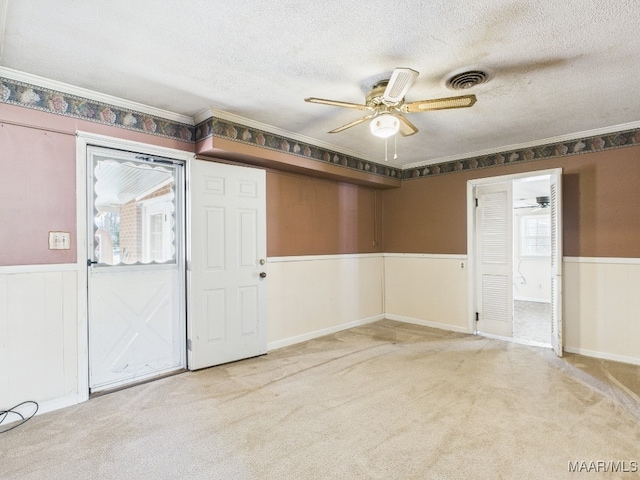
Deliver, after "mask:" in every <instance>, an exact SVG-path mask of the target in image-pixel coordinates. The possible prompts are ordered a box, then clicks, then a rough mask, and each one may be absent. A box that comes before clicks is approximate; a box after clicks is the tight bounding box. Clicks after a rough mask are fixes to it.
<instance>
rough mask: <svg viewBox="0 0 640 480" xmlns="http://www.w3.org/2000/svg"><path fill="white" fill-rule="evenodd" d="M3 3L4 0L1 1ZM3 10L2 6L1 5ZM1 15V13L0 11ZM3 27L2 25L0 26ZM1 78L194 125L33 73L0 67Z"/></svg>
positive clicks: (174, 115)
mask: <svg viewBox="0 0 640 480" xmlns="http://www.w3.org/2000/svg"><path fill="white" fill-rule="evenodd" d="M0 1H2V0H0ZM0 8H1V5H0ZM0 14H1V11H0ZM0 27H1V25H0ZM1 40H2V39H1V38H0V41H1ZM0 77H6V78H9V79H11V80H15V81H17V82H23V83H28V84H31V85H37V86H38V87H42V88H47V89H49V90H54V91H56V92H62V93H66V94H68V95H74V96H77V97H82V98H87V99H90V100H93V101H95V102H100V103H104V104H107V105H113V106H115V107H119V108H123V109H125V110H133V111H135V112H140V113H145V114H147V115H153V116H154V117H159V118H162V119H165V120H171V121H174V122H179V123H182V124H186V125H194V121H193V117H190V116H188V115H182V114H179V113H174V112H170V111H168V110H163V109H161V108H156V107H151V106H149V105H144V104H142V103H137V102H132V101H130V100H125V99H123V98H119V97H114V96H113V95H106V94H104V93H99V92H96V91H94V90H89V89H86V88H81V87H76V86H74V85H70V84H68V83H63V82H58V81H57V80H51V79H50V78H45V77H40V76H38V75H33V74H31V73H26V72H21V71H19V70H14V69H12V68H7V67H1V66H0Z"/></svg>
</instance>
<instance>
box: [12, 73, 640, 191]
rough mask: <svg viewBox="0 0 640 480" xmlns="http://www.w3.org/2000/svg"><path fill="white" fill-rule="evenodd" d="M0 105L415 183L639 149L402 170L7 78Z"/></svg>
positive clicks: (595, 142) (592, 147)
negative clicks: (229, 144)
mask: <svg viewBox="0 0 640 480" xmlns="http://www.w3.org/2000/svg"><path fill="white" fill-rule="evenodd" d="M0 103H7V104H12V105H17V106H20V107H25V108H31V109H35V110H39V111H42V112H47V113H53V114H56V115H63V116H66V117H72V118H78V119H81V120H86V121H90V122H95V123H100V124H103V125H110V126H114V127H118V128H124V129H127V130H133V131H138V132H142V133H147V134H150V135H157V136H161V137H166V138H171V139H174V140H178V141H181V142H186V143H191V144H195V143H196V142H199V141H201V140H204V139H206V138H209V137H212V136H213V137H218V138H224V139H227V140H231V141H234V142H238V143H243V144H246V145H254V146H257V147H261V148H268V149H270V150H274V151H279V152H283V153H287V154H290V155H296V156H299V157H302V158H308V159H312V160H316V161H319V162H324V163H328V164H334V165H337V166H340V167H343V168H348V169H351V170H356V171H361V172H365V173H370V174H374V175H380V176H384V177H389V178H395V179H399V180H413V179H418V178H425V177H432V176H438V175H446V174H450V173H458V172H465V171H473V170H480V169H485V168H491V167H498V166H503V165H510V164H518V163H525V162H533V161H537V160H547V159H551V158H558V157H564V156H570V155H579V154H584V153H594V152H599V151H604V150H611V149H615V148H624V147H632V146H638V145H640V128H634V129H629V130H623V131H619V132H613V133H608V134H599V135H593V136H585V137H583V138H579V139H574V140H566V141H559V142H551V143H547V144H541V145H538V146H534V147H526V148H519V149H514V150H506V151H503V152H499V153H493V154H489V155H478V156H472V157H469V158H465V159H461V160H451V161H446V162H441V163H436V164H432V165H425V166H420V167H411V168H406V169H401V168H398V167H392V166H387V165H383V164H380V163H377V162H372V161H368V160H364V159H361V158H358V157H354V156H351V155H347V154H344V153H340V152H336V151H333V150H328V149H326V148H322V147H318V146H316V145H313V144H310V143H305V142H301V141H298V140H294V139H291V138H289V137H286V136H283V135H278V134H274V133H269V132H266V131H263V130H261V129H259V128H255V127H249V126H246V125H242V124H240V123H236V122H233V121H230V120H224V119H220V118H216V117H211V118H208V119H206V120H204V121H202V122H200V123H198V124H197V125H195V126H194V125H189V124H186V123H181V122H178V121H174V120H169V119H165V118H161V117H159V116H156V115H151V114H147V113H142V112H139V111H136V110H133V109H128V108H123V107H119V106H116V105H111V104H108V103H104V102H100V101H96V100H91V99H89V98H85V97H82V96H78V95H73V94H69V93H64V92H59V91H56V90H53V89H50V88H45V87H39V86H37V85H33V84H31V83H27V82H22V81H18V80H13V79H9V78H6V77H0Z"/></svg>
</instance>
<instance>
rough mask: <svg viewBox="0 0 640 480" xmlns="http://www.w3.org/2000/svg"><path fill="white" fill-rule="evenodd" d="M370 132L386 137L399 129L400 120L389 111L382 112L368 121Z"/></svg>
mask: <svg viewBox="0 0 640 480" xmlns="http://www.w3.org/2000/svg"><path fill="white" fill-rule="evenodd" d="M369 127H370V128H371V133H373V134H374V135H375V136H376V137H380V138H388V137H391V136H392V135H395V134H396V133H398V131H399V130H400V121H399V120H398V119H397V118H396V117H394V116H393V115H391V114H390V113H382V114H380V115H378V116H377V117H375V118H373V119H372V120H371V123H369Z"/></svg>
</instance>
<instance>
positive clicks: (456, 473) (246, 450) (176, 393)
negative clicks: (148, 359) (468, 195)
mask: <svg viewBox="0 0 640 480" xmlns="http://www.w3.org/2000/svg"><path fill="white" fill-rule="evenodd" d="M569 462H580V465H581V466H582V468H583V473H572V472H569V469H570V465H569ZM582 462H585V463H584V465H583V464H582ZM591 462H615V463H613V466H614V467H615V468H618V469H627V470H632V469H633V466H634V463H633V462H640V367H635V366H630V365H623V364H616V363H612V362H604V361H599V360H594V359H588V358H585V357H580V356H577V355H569V356H567V357H565V358H564V359H558V358H556V357H555V356H554V355H553V353H552V352H551V351H550V350H548V349H543V348H537V347H528V346H523V345H518V344H514V343H508V342H502V341H499V340H491V339H487V338H483V337H476V336H470V335H463V334H457V333H451V332H446V331H441V330H434V329H430V328H425V327H418V326H413V325H407V324H402V323H398V322H392V321H387V320H385V321H381V322H378V323H375V324H372V325H368V326H365V327H360V328H356V329H353V330H349V331H345V332H341V333H338V334H335V335H330V336H327V337H323V338H320V339H317V340H313V341H309V342H306V343H303V344H300V345H296V346H293V347H289V348H284V349H280V350H277V351H274V352H272V353H270V354H268V355H267V356H264V357H260V358H255V359H250V360H245V361H242V362H237V363H234V364H230V365H225V366H221V367H216V368H211V369H207V370H202V371H199V372H194V373H184V374H181V375H177V376H174V377H169V378H165V379H162V380H158V381H156V382H152V383H148V384H145V385H140V386H137V387H133V388H130V389H127V390H123V391H120V392H116V393H112V394H109V395H105V396H102V397H99V398H95V399H92V400H90V401H88V402H86V403H83V404H81V405H77V406H74V407H70V408H67V409H64V410H60V411H57V412H52V413H48V414H44V415H40V416H37V417H35V418H34V419H32V420H30V421H29V422H27V423H26V424H24V425H22V426H21V427H19V428H17V429H15V430H12V431H10V432H8V433H5V434H2V435H0V478H3V479H5V480H6V479H21V480H25V479H38V480H41V479H98V478H99V479H143V478H144V479H182V478H184V479H243V480H244V479H247V480H248V479H278V480H280V479H302V480H304V479H385V480H387V479H432V478H433V479H446V478H456V479H457V478H460V479H500V478H505V479H512V478H513V479H516V478H517V479H526V478H531V479H537V478H540V479H561V478H572V479H576V478H636V477H637V476H638V473H622V472H618V473H613V474H612V473H607V474H604V473H596V472H594V471H593V470H591V471H590V472H586V471H584V466H587V467H590V466H591ZM623 462H624V463H623ZM575 465H576V464H575V463H574V466H575ZM592 466H593V467H596V466H597V464H596V463H593V465H592ZM600 472H602V470H600Z"/></svg>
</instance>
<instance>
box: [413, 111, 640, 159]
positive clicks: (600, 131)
mask: <svg viewBox="0 0 640 480" xmlns="http://www.w3.org/2000/svg"><path fill="white" fill-rule="evenodd" d="M637 128H640V121H637V122H630V123H623V124H620V125H614V126H611V127H603V128H596V129H593V130H585V131H583V132H576V133H569V134H566V135H559V136H557V137H548V138H543V139H540V140H533V141H531V142H525V143H518V144H513V145H506V146H504V147H497V148H491V149H487V150H478V151H475V152H468V153H463V154H460V155H451V156H449V157H440V158H435V159H432V160H429V161H424V162H416V163H411V164H407V165H404V166H403V167H401V169H402V170H410V169H412V168H421V167H427V166H429V165H435V164H439V163H447V162H452V161H455V160H467V159H470V158H474V157H482V156H486V155H495V154H497V153H503V152H510V151H512V150H522V149H527V148H536V147H541V146H543V145H549V144H554V143H563V142H571V141H574V140H580V139H583V138H588V137H597V136H599V135H609V134H611V133H618V132H624V131H626V130H635V129H637Z"/></svg>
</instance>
